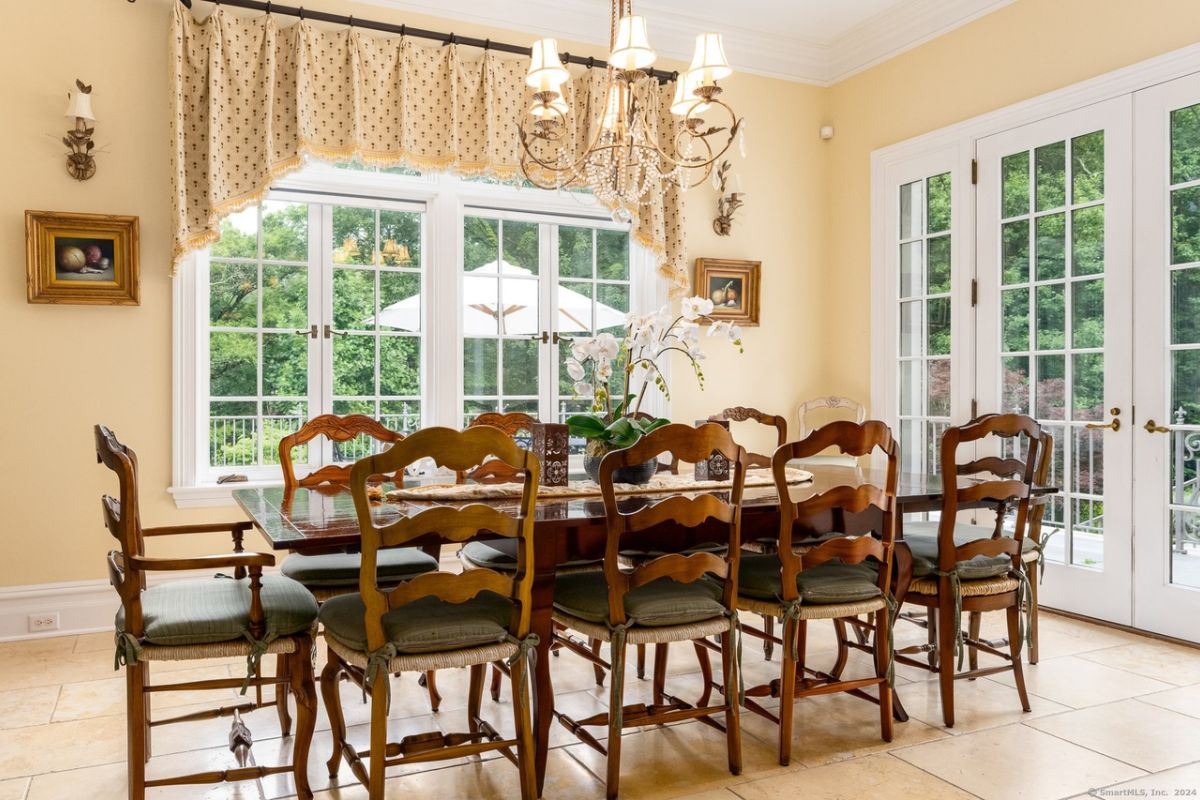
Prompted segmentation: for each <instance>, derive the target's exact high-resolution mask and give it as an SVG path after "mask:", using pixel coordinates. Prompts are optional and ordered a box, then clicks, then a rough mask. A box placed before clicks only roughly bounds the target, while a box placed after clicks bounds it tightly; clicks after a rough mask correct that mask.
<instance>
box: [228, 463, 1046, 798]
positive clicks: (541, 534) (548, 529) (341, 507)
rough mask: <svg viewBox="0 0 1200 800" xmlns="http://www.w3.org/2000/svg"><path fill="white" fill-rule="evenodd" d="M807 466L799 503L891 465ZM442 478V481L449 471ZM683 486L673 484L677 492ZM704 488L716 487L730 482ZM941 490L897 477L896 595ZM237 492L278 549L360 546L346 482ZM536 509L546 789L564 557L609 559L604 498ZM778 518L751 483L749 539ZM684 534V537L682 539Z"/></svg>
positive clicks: (551, 501)
mask: <svg viewBox="0 0 1200 800" xmlns="http://www.w3.org/2000/svg"><path fill="white" fill-rule="evenodd" d="M804 468H805V469H807V470H808V471H810V472H811V473H812V474H813V479H812V480H811V481H808V482H805V483H798V484H795V485H793V486H789V487H788V494H789V499H790V500H791V501H792V502H800V501H802V500H805V499H807V498H809V497H812V496H814V495H816V494H820V493H822V492H825V491H828V490H829V489H832V488H834V487H836V486H856V485H861V484H874V485H883V484H884V482H885V481H884V477H885V476H884V473H883V472H882V471H877V470H873V469H860V468H855V467H848V466H834V465H830V464H812V465H807V466H804ZM573 477H575V476H573ZM578 477H580V478H582V477H583V476H582V475H581V476H578ZM425 480H426V481H428V479H425ZM961 480H962V481H963V482H964V483H969V482H971V481H972V479H970V478H965V479H961ZM435 482H436V481H435ZM442 482H445V481H444V479H443V481H442ZM406 485H408V482H407V481H406ZM678 491H679V490H678V489H676V490H673V492H672V493H675V492H678ZM706 491H711V492H717V493H719V492H721V491H726V490H720V489H713V490H706ZM942 491H943V487H942V478H941V476H940V475H912V474H901V475H900V476H899V486H898V491H897V496H898V505H899V510H900V520H901V523H900V524H899V525H898V526H897V528H898V531H897V535H898V539H900V541H899V542H898V546H897V548H896V559H895V560H896V581H895V593H896V596H897V597H903V596H904V594H905V592H906V591H907V588H908V582H909V580H910V579H911V573H912V555H911V553H910V552H909V550H908V547H907V546H906V545H904V544H903V541H902V537H903V523H902V520H903V515H904V514H915V513H920V512H926V511H937V510H938V509H940V508H941V506H942ZM1053 491H1055V489H1053V488H1040V489H1038V492H1039V493H1047V492H1053ZM233 496H234V499H235V500H236V501H237V502H238V504H239V505H240V506H241V507H242V508H243V509H244V510H245V512H246V513H247V514H248V515H249V516H250V518H251V520H252V521H253V522H254V525H255V527H256V528H257V529H258V530H259V532H260V533H261V534H262V535H263V537H264V538H265V539H266V541H267V543H268V544H269V545H270V547H271V548H272V549H274V550H283V551H291V552H297V553H310V554H311V553H321V552H334V551H337V550H339V549H345V548H355V547H357V545H358V544H359V531H358V517H357V513H356V511H355V508H354V500H353V498H352V497H351V495H350V491H349V489H348V488H346V487H344V486H340V485H336V484H333V485H329V484H326V485H322V486H318V487H314V488H308V489H305V488H297V489H294V490H291V491H285V490H284V488H283V487H255V488H243V489H235V490H234V492H233ZM662 498H663V495H662V494H633V495H625V496H623V497H621V498H620V499H619V502H618V505H619V506H620V507H621V510H622V511H626V512H631V511H634V510H636V509H637V508H640V507H642V506H644V505H646V504H648V503H654V502H657V501H658V500H661V499H662ZM460 502H462V503H464V504H465V503H468V502H475V503H477V502H486V503H489V504H491V505H494V506H496V507H497V508H499V509H501V510H508V511H511V512H512V513H513V514H517V513H518V512H519V501H518V500H483V501H481V500H477V499H474V500H463V501H460ZM447 504H448V502H447V501H444V500H438V501H426V500H419V501H418V500H384V501H382V502H378V503H374V504H373V514H374V515H375V518H376V520H377V524H380V525H386V524H388V523H389V522H391V521H395V520H396V519H399V518H400V517H401V516H408V515H412V514H416V513H419V512H420V511H422V510H424V509H426V508H429V507H430V506H432V505H447ZM535 513H536V519H535V523H534V525H535V528H534V548H533V550H534V553H533V557H534V581H533V608H532V630H533V632H534V633H536V634H537V635H538V637H539V639H540V644H539V645H538V653H537V658H536V659H535V660H534V728H535V731H534V732H535V742H534V744H535V749H536V766H537V779H538V789H539V792H540V790H541V788H542V786H543V783H544V780H545V774H546V757H547V753H548V749H549V748H548V744H549V739H550V726H551V722H552V720H553V716H554V715H553V714H552V713H551V711H552V709H553V707H554V688H553V684H552V682H551V675H550V658H549V654H550V643H551V640H552V636H551V614H552V612H553V602H554V575H555V569H556V567H557V566H558V565H559V564H563V563H565V562H568V561H573V560H578V559H588V558H592V559H599V558H600V557H602V555H603V552H604V542H605V537H606V527H605V516H604V503H603V502H602V500H601V499H600V497H598V496H597V497H573V498H560V497H552V498H539V500H538V503H537V506H536V512H535ZM840 522H842V523H843V524H842V529H843V530H845V531H846V532H847V533H856V532H859V531H856V530H855V529H854V528H855V524H854V520H852V519H847V520H841V521H840ZM778 526H779V496H778V494H777V492H776V489H775V487H774V486H761V487H747V488H746V489H745V490H744V495H743V506H742V528H743V533H742V538H743V541H749V540H751V539H757V538H770V537H773V536H775V537H777V535H778ZM647 534H648V537H649V538H648V539H647V541H646V542H645V544H646V548H647V549H653V548H654V547H655V545H656V544H659V545H660V546H661V544H662V542H661V541H660V542H656V541H655V538H654V537H655V536H658V537H662V538H667V539H669V540H670V542H669V546H671V547H681V546H690V545H692V544H699V543H702V542H703V541H706V538H705V533H704V526H700V527H699V528H696V529H692V530H690V531H683V532H681V529H680V528H679V527H678V526H672V527H671V529H670V530H663V531H661V532H658V533H655V532H654V531H649V532H647ZM681 535H682V536H683V537H684V538H682V539H681V538H680V537H681ZM413 544H415V545H417V546H421V545H422V544H424V545H425V546H426V548H427V549H432V548H434V547H436V543H433V542H429V543H423V542H420V541H416V542H414V543H413ZM896 712H897V718H898V719H901V721H903V720H904V719H906V716H905V715H904V712H903V707H902V706H900V705H899V704H897V706H896Z"/></svg>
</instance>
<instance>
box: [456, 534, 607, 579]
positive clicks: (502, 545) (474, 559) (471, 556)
mask: <svg viewBox="0 0 1200 800" xmlns="http://www.w3.org/2000/svg"><path fill="white" fill-rule="evenodd" d="M462 555H463V558H465V559H466V560H467V561H468V562H470V563H471V564H472V565H474V566H476V567H485V568H487V569H494V570H496V571H497V572H516V571H517V540H516V539H488V540H487V541H483V542H479V541H475V542H467V543H466V544H465V545H463V549H462ZM593 564H595V565H596V566H599V565H600V561H598V560H596V559H578V560H576V561H567V562H564V563H562V564H559V566H560V567H587V566H591V565H593Z"/></svg>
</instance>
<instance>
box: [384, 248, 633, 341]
mask: <svg viewBox="0 0 1200 800" xmlns="http://www.w3.org/2000/svg"><path fill="white" fill-rule="evenodd" d="M497 277H499V278H505V279H512V280H504V281H502V283H503V286H502V287H500V290H499V293H500V295H501V296H502V298H498V297H497V280H496V278H497ZM522 278H525V279H526V280H522ZM540 291H541V285H540V281H538V280H536V279H534V276H533V273H532V272H531V271H530V270H528V269H526V268H524V267H518V266H516V265H515V264H510V263H508V262H507V261H503V260H501V261H492V262H489V263H487V264H484V265H483V266H480V267H476V268H475V269H473V270H470V271H468V272H467V273H466V275H465V276H464V280H463V333H464V334H465V335H467V336H480V335H488V334H495V333H496V332H497V330H499V332H500V333H501V334H509V335H512V334H523V333H527V334H535V333H537V332H538V330H539V323H538V298H539V293H540ZM557 298H558V319H557V320H556V325H555V327H554V330H557V331H558V332H559V333H590V332H591V331H592V330H593V329H594V330H601V329H603V328H610V327H613V326H617V325H624V324H625V312H624V311H618V310H617V309H615V308H613V307H611V306H607V305H605V304H604V303H600V302H596V303H595V306H594V310H595V326H594V328H593V325H592V322H593V320H592V313H593V302H592V298H590V297H588V296H587V295H584V294H580V293H579V292H577V291H575V290H574V289H571V288H569V287H566V286H561V285H560V286H559V287H558V291H557ZM501 305H502V306H503V308H501ZM497 321H499V326H497ZM366 324H367V326H368V327H370V326H372V325H374V324H375V318H374V317H370V318H368V319H367V321H366ZM379 324H380V326H383V327H388V328H397V329H399V330H406V331H415V330H419V329H420V324H421V295H420V294H415V295H413V296H412V297H407V298H405V299H403V300H400V301H399V302H396V303H392V304H391V305H389V306H387V307H385V308H383V309H382V310H380V312H379Z"/></svg>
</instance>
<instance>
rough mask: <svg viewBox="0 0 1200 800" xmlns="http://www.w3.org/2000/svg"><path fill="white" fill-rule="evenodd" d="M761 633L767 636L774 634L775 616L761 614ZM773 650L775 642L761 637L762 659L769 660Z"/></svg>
mask: <svg viewBox="0 0 1200 800" xmlns="http://www.w3.org/2000/svg"><path fill="white" fill-rule="evenodd" d="M762 621H763V633H765V634H766V635H767V636H774V635H775V618H774V617H773V616H771V615H770V614H763V615H762ZM774 652H775V643H774V642H772V641H771V640H770V639H763V660H765V661H770V660H771V656H772V655H773V654H774Z"/></svg>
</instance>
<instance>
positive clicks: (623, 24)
mask: <svg viewBox="0 0 1200 800" xmlns="http://www.w3.org/2000/svg"><path fill="white" fill-rule="evenodd" d="M657 57H658V55H657V54H656V53H655V52H654V49H653V48H651V47H650V39H649V37H648V36H647V35H646V18H645V17H642V16H637V15H630V16H625V17H621V21H620V22H619V23H618V25H617V41H616V44H615V45H614V47H613V51H612V55H610V56H609V57H608V63H610V64H612V65H613V66H614V67H616V68H617V69H620V70H635V69H645V68H646V67H648V66H650V65H651V64H653V63H654V59H656V58H657Z"/></svg>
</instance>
